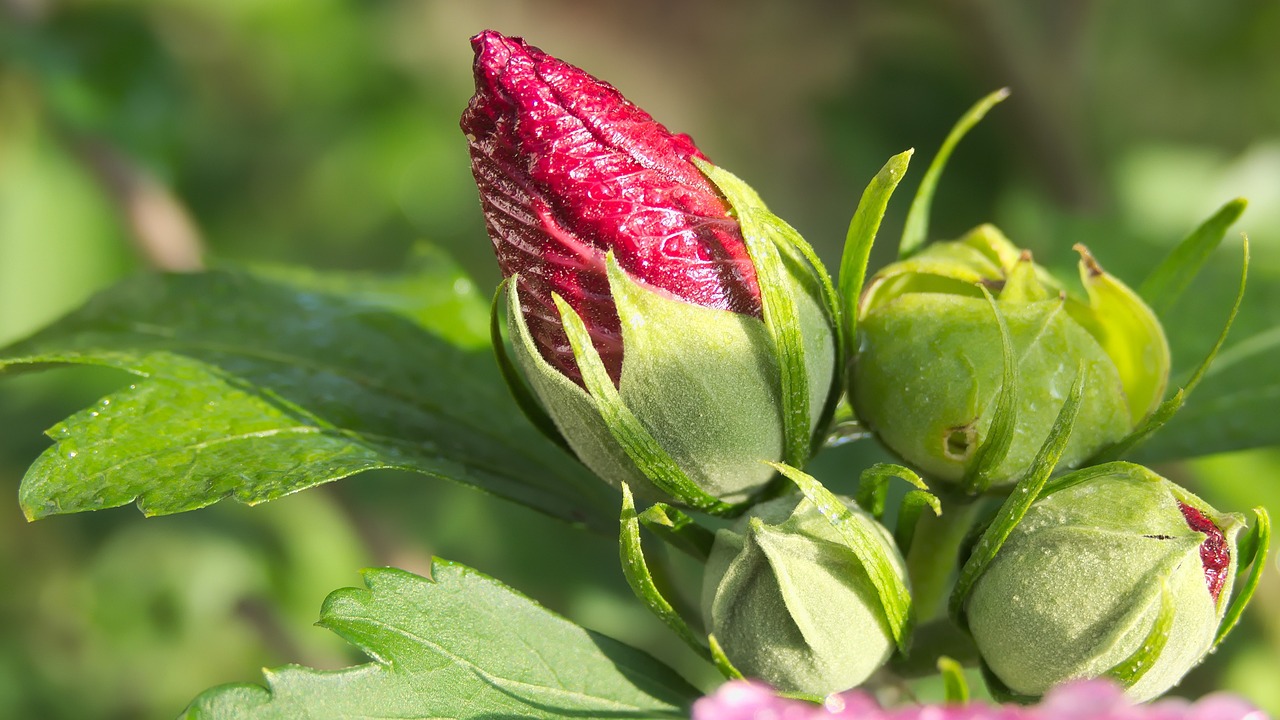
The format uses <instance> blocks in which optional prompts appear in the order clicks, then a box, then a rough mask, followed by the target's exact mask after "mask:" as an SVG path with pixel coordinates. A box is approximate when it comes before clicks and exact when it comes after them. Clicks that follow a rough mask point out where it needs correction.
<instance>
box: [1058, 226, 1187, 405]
mask: <svg viewBox="0 0 1280 720" xmlns="http://www.w3.org/2000/svg"><path fill="white" fill-rule="evenodd" d="M1075 250H1076V252H1079V253H1080V281H1081V283H1083V284H1084V288H1085V292H1087V293H1088V295H1089V308H1088V311H1085V309H1084V308H1083V306H1079V305H1077V304H1076V303H1068V304H1067V311H1068V312H1070V313H1071V316H1072V317H1073V318H1075V320H1076V321H1077V322H1079V323H1080V324H1081V325H1083V326H1084V327H1085V328H1087V329H1088V330H1089V332H1090V334H1091V335H1093V336H1094V338H1096V339H1097V341H1098V344H1100V345H1102V347H1103V349H1104V350H1106V352H1107V355H1108V356H1110V358H1111V361H1112V362H1114V363H1115V366H1116V368H1117V369H1118V370H1119V371H1120V378H1121V380H1122V381H1123V382H1124V388H1125V396H1126V399H1127V400H1128V403H1129V416H1130V418H1131V421H1132V423H1133V424H1134V425H1138V424H1140V423H1141V422H1142V421H1143V419H1144V418H1146V417H1147V416H1148V415H1150V414H1151V413H1152V412H1154V411H1155V410H1156V408H1157V407H1158V406H1159V405H1160V401H1161V399H1163V398H1164V391H1165V387H1166V385H1167V384H1168V382H1169V366H1170V357H1169V342H1168V340H1167V339H1166V338H1165V335H1164V328H1163V327H1161V325H1160V320H1159V319H1157V318H1156V314H1155V313H1154V312H1152V310H1151V308H1149V307H1147V304H1146V303H1145V302H1143V301H1142V298H1140V297H1139V296H1138V294H1137V293H1136V292H1134V291H1133V290H1131V289H1130V288H1129V286H1128V285H1125V284H1124V283H1122V282H1120V280H1119V279H1117V278H1116V277H1115V276H1114V275H1111V274H1110V273H1108V272H1106V271H1105V270H1103V269H1102V266H1100V265H1099V264H1098V262H1097V260H1094V258H1093V255H1091V254H1090V253H1089V250H1088V248H1086V247H1085V246H1084V245H1080V244H1077V245H1076V246H1075Z"/></svg>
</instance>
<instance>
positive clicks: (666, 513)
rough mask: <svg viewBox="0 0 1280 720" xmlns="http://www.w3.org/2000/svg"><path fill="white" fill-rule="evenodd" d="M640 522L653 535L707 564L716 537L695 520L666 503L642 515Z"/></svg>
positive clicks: (655, 506) (656, 505)
mask: <svg viewBox="0 0 1280 720" xmlns="http://www.w3.org/2000/svg"><path fill="white" fill-rule="evenodd" d="M640 522H641V523H643V524H644V526H645V527H647V528H649V530H650V531H651V532H653V534H655V535H657V536H658V537H660V538H662V539H663V540H665V541H666V542H667V544H669V545H671V546H672V547H675V548H677V549H679V550H681V551H683V552H685V553H686V554H688V555H689V556H690V557H692V558H693V559H695V560H697V561H698V562H706V561H707V557H708V556H709V555H710V554H711V545H712V544H713V543H715V540H716V536H715V534H714V533H712V532H711V531H710V530H708V529H706V528H704V527H702V526H701V525H699V524H698V523H697V522H696V521H695V520H694V519H693V518H691V517H689V516H688V515H687V514H685V513H683V512H681V511H680V509H679V508H674V507H672V506H670V505H668V504H666V503H654V504H653V505H651V506H650V507H649V508H648V509H647V510H645V511H644V512H642V513H640Z"/></svg>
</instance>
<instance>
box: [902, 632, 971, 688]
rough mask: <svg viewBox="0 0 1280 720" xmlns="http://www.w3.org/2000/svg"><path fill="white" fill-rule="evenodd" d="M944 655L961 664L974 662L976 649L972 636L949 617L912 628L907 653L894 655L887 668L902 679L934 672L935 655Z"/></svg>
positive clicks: (936, 660) (936, 670)
mask: <svg viewBox="0 0 1280 720" xmlns="http://www.w3.org/2000/svg"><path fill="white" fill-rule="evenodd" d="M944 655H945V656H946V657H949V658H951V659H952V660H955V661H956V662H958V663H960V664H961V665H965V666H971V665H976V664H977V663H978V649H977V647H975V646H974V644H973V640H971V639H970V638H969V635H968V634H967V633H965V632H964V631H963V630H961V629H960V628H958V627H956V626H955V625H954V624H952V622H951V619H950V618H938V619H937V620H934V621H933V622H929V623H925V624H924V625H921V626H920V627H918V628H916V631H915V635H914V637H913V639H912V643H911V654H910V655H908V656H906V657H903V656H897V657H895V658H894V661H893V665H892V666H891V669H892V670H893V673H894V674H895V675H897V676H898V677H900V678H904V679H911V678H918V677H926V676H929V675H936V674H937V673H938V658H940V657H942V656H944Z"/></svg>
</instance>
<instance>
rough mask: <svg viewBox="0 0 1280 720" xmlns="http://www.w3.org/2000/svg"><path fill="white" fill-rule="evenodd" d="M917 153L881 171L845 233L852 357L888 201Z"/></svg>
mask: <svg viewBox="0 0 1280 720" xmlns="http://www.w3.org/2000/svg"><path fill="white" fill-rule="evenodd" d="M914 152H915V150H914V149H912V150H907V151H906V152H901V153H898V154H897V155H894V156H893V157H891V158H889V161H888V162H886V163H885V164H884V167H882V168H880V172H878V173H876V176H875V177H874V178H872V179H871V182H870V183H869V184H868V185H867V189H866V190H863V191H862V199H860V200H859V201H858V209H857V210H855V211H854V212H853V219H852V220H850V221H849V230H848V232H847V233H845V239H844V251H843V252H842V253H841V257H840V276H839V279H840V290H839V293H840V299H841V300H843V301H844V314H843V315H842V318H843V320H844V336H845V338H847V342H846V344H845V348H846V350H847V351H848V352H849V353H850V354H852V353H853V351H854V350H853V344H854V342H856V341H855V340H854V338H856V337H857V335H856V334H855V331H856V330H857V323H858V295H859V294H860V293H861V292H862V284H863V282H865V281H866V279H867V261H868V260H869V259H870V257H871V247H872V246H873V245H874V244H875V242H876V233H878V232H879V231H880V222H881V221H882V220H884V212H885V208H887V207H888V206H889V198H890V197H892V196H893V191H894V190H896V189H897V188H898V183H900V182H902V178H903V176H905V175H906V174H907V164H908V163H910V162H911V155H912V154H913V153H914ZM851 359H852V358H849V357H841V358H840V364H839V366H838V367H839V368H840V369H841V372H843V368H845V367H847V366H848V363H849V361H850V360H851Z"/></svg>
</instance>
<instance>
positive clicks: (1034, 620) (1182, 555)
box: [965, 463, 1243, 701]
mask: <svg viewBox="0 0 1280 720" xmlns="http://www.w3.org/2000/svg"><path fill="white" fill-rule="evenodd" d="M1100 468H1105V470H1095V469H1093V468H1089V469H1086V470H1081V471H1077V472H1076V473H1074V474H1072V475H1068V476H1065V477H1064V478H1062V479H1060V480H1057V481H1055V482H1053V483H1051V484H1050V485H1049V486H1048V489H1047V494H1046V495H1045V496H1043V497H1041V498H1039V499H1038V500H1037V501H1036V502H1035V503H1034V504H1033V505H1032V506H1031V508H1030V510H1029V511H1028V512H1027V514H1026V516H1025V517H1024V518H1023V520H1022V521H1021V522H1020V523H1019V524H1018V525H1017V526H1016V527H1015V528H1014V530H1013V532H1012V534H1011V535H1010V536H1009V537H1008V539H1007V540H1006V541H1005V543H1004V545H1003V546H1002V547H1001V548H1000V550H999V552H998V553H997V554H996V556H995V559H994V560H993V561H992V562H991V564H990V565H989V566H987V568H986V570H985V571H984V572H983V574H982V575H981V576H980V577H979V578H978V580H977V582H976V583H975V585H974V587H973V590H972V593H971V594H970V595H969V598H968V600H967V603H966V605H965V614H966V617H967V619H968V624H969V628H970V630H971V632H972V633H973V638H974V640H975V642H976V643H977V645H978V649H979V651H980V652H981V654H982V657H983V660H984V661H985V662H986V664H987V666H988V668H989V669H990V670H991V671H992V672H993V673H994V674H995V675H996V676H997V677H998V678H999V679H1000V680H1001V681H1002V682H1003V683H1004V684H1005V685H1006V686H1008V688H1009V689H1010V690H1012V691H1014V692H1015V693H1019V694H1022V695H1031V696H1036V695H1040V694H1042V693H1044V692H1045V691H1046V690H1048V689H1049V688H1050V687H1052V686H1054V685H1056V684H1058V683H1061V682H1065V681H1067V680H1072V679H1079V678H1092V677H1099V676H1104V675H1108V674H1113V673H1114V672H1115V671H1116V668H1118V667H1121V666H1125V665H1126V664H1127V665H1128V669H1127V670H1126V671H1125V673H1122V675H1125V676H1121V677H1117V679H1119V680H1120V681H1121V682H1123V683H1125V684H1126V685H1127V688H1126V694H1127V695H1128V696H1129V697H1130V698H1131V699H1133V700H1135V701H1145V700H1148V699H1150V698H1153V697H1156V696H1157V695H1160V694H1161V693H1163V692H1165V691H1166V690H1168V689H1169V688H1170V687H1172V686H1174V685H1176V684H1177V683H1178V681H1179V680H1181V679H1182V676H1183V675H1185V674H1186V673H1187V671H1188V670H1190V669H1191V668H1192V667H1194V666H1195V665H1196V664H1197V663H1199V662H1200V660H1201V658H1203V657H1204V655H1205V654H1206V653H1207V652H1208V651H1209V649H1210V648H1211V646H1212V644H1213V642H1214V638H1215V635H1216V633H1217V630H1218V626H1219V623H1220V622H1221V620H1222V618H1223V614H1224V612H1225V609H1226V607H1227V600H1228V598H1229V596H1230V594H1231V586H1232V581H1233V579H1234V577H1235V574H1236V558H1235V554H1234V550H1235V537H1236V535H1237V533H1238V532H1239V530H1240V529H1241V527H1242V526H1243V518H1241V517H1240V516H1239V515H1234V514H1221V513H1218V512H1217V511H1215V510H1214V509H1213V508H1211V507H1209V506H1208V505H1206V504H1205V503H1204V501H1202V500H1200V499H1199V498H1197V497H1195V496H1194V495H1192V494H1191V493H1189V492H1187V491H1186V490H1183V489H1182V488H1180V487H1178V486H1177V485H1175V484H1173V483H1172V482H1169V481H1168V480H1166V479H1164V478H1162V477H1160V476H1159V475H1156V474H1155V473H1153V472H1151V471H1150V470H1147V469H1146V468H1143V467H1141V466H1138V465H1132V464H1129V463H1116V464H1114V465H1108V466H1100ZM1055 488H1059V489H1055ZM1158 623H1159V624H1160V625H1157V624H1158ZM1161 627H1165V631H1164V632H1161V631H1160V628H1161ZM1153 628H1154V631H1153Z"/></svg>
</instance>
